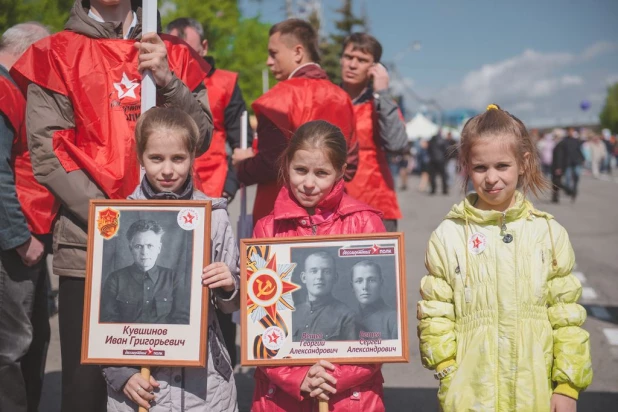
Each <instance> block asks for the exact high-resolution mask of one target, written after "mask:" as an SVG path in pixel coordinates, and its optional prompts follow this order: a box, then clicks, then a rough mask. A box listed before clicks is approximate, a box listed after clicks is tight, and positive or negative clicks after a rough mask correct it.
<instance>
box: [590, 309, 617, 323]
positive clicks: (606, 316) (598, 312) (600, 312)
mask: <svg viewBox="0 0 618 412" xmlns="http://www.w3.org/2000/svg"><path fill="white" fill-rule="evenodd" d="M590 312H592V316H594V317H595V318H597V319H601V320H605V321H609V320H612V315H611V314H610V313H609V312H608V310H607V309H605V308H604V307H603V306H590Z"/></svg>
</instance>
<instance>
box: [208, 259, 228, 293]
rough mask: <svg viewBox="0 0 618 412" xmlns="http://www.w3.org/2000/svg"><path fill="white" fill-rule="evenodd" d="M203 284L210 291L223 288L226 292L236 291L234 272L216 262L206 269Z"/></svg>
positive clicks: (221, 263) (223, 264)
mask: <svg viewBox="0 0 618 412" xmlns="http://www.w3.org/2000/svg"><path fill="white" fill-rule="evenodd" d="M202 284H203V285H204V286H208V287H209V288H210V289H215V288H223V290H224V291H226V292H234V289H236V284H235V283H234V277H233V276H232V272H230V268H228V267H227V265H226V264H225V263H223V262H214V263H211V264H210V265H208V266H206V267H205V268H204V271H203V272H202Z"/></svg>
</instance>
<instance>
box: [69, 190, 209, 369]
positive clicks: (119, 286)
mask: <svg viewBox="0 0 618 412" xmlns="http://www.w3.org/2000/svg"><path fill="white" fill-rule="evenodd" d="M211 213H212V204H211V202H210V201H203V200H109V199H100V200H91V201H90V210H89V218H88V245H87V266H86V285H85V291H84V315H83V332H82V355H81V363H82V364H97V365H135V366H183V367H185V366H186V367H205V366H206V363H207V342H208V336H207V333H208V308H209V298H210V294H209V289H208V288H205V287H204V286H203V285H202V280H201V274H202V270H203V268H204V267H206V266H207V265H208V264H209V263H210V259H211V256H210V254H211V239H210V228H211Z"/></svg>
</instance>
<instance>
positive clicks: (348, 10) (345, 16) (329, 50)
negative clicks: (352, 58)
mask: <svg viewBox="0 0 618 412" xmlns="http://www.w3.org/2000/svg"><path fill="white" fill-rule="evenodd" d="M353 3H354V2H353V1H352V0H343V2H342V4H341V7H339V8H338V9H336V10H335V12H336V13H338V14H339V18H338V20H336V21H335V30H336V31H335V32H334V33H331V34H330V36H328V37H327V38H325V39H321V41H320V53H321V55H322V68H323V69H324V70H325V71H326V73H328V76H329V77H330V79H331V80H332V81H333V82H334V83H335V84H339V83H341V69H340V67H339V58H340V56H341V46H342V45H343V41H344V40H345V38H346V37H348V36H349V35H350V34H352V33H354V32H355V31H363V30H364V28H366V27H367V19H366V18H365V17H364V16H362V17H359V16H356V15H355V14H354V11H353V6H354V4H353ZM318 28H319V26H318Z"/></svg>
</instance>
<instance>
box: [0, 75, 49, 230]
mask: <svg viewBox="0 0 618 412" xmlns="http://www.w3.org/2000/svg"><path fill="white" fill-rule="evenodd" d="M0 112H1V113H3V114H4V115H5V116H6V118H7V119H8V121H9V123H10V124H11V126H12V127H13V130H15V135H14V137H13V148H12V151H11V162H12V165H11V166H12V168H13V170H14V171H15V189H16V191H17V199H18V200H19V203H20V204H21V211H22V213H23V214H24V217H25V218H26V222H27V223H28V228H29V229H30V231H31V232H33V233H36V234H41V235H43V234H46V233H49V232H50V231H51V227H50V226H49V225H46V224H45V223H46V222H48V221H49V216H50V215H51V210H52V206H53V204H54V196H53V195H52V194H51V193H50V192H49V191H48V190H47V189H46V188H45V187H43V186H41V185H40V184H39V183H38V182H37V181H36V179H35V178H34V174H33V172H32V163H31V162H30V152H29V151H28V141H27V140H26V125H25V123H24V121H25V120H24V115H25V112H26V100H25V99H24V95H23V94H22V93H21V92H20V91H19V89H18V88H17V87H16V86H15V85H14V84H13V83H11V81H10V80H9V79H7V78H6V77H4V76H0Z"/></svg>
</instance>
